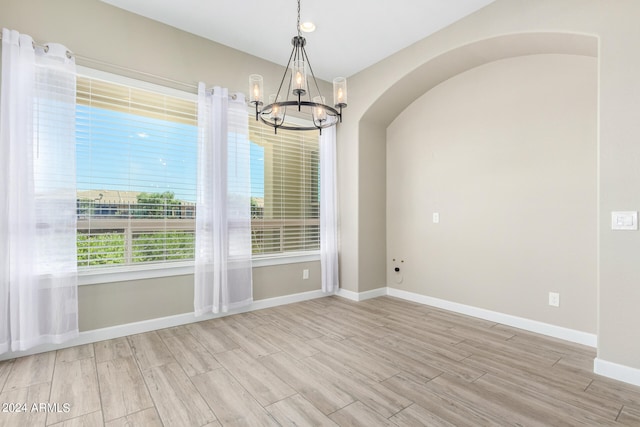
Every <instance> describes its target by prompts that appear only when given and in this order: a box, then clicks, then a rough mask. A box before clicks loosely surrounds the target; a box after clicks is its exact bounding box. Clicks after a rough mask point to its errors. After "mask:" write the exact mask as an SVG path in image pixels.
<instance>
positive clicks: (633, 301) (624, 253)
mask: <svg viewBox="0 0 640 427" xmlns="http://www.w3.org/2000/svg"><path fill="white" fill-rule="evenodd" d="M638 16H640V2H638V1H635V0H618V1H615V2H611V1H607V0H536V1H531V0H497V1H496V2H494V3H492V4H491V5H489V6H487V7H485V8H483V9H481V10H480V11H478V12H476V13H474V14H472V15H470V16H468V17H467V18H465V19H463V20H461V21H459V22H457V23H455V24H453V25H451V26H449V27H447V28H445V29H443V30H442V31H440V32H438V33H436V34H434V35H432V36H430V37H427V38H426V39H423V40H421V41H419V42H418V43H416V44H414V45H412V46H410V47H408V48H406V49H404V50H402V51H400V52H398V53H396V54H394V55H392V56H390V57H389V58H387V59H385V60H383V61H381V62H379V63H377V64H375V65H373V66H371V67H369V68H367V69H366V70H364V71H362V72H360V73H358V74H356V75H355V76H352V77H351V78H350V80H349V99H350V104H349V109H348V115H347V117H346V119H345V121H344V122H343V124H342V126H341V127H340V128H339V132H338V140H339V141H340V143H339V146H338V176H339V180H340V221H341V224H342V228H341V239H342V242H343V243H342V252H341V260H342V269H341V277H340V279H341V283H342V284H346V286H349V287H350V290H353V291H359V290H361V289H368V287H369V286H370V283H371V282H372V280H371V279H370V278H369V279H367V280H366V282H365V281H363V280H361V279H362V278H363V277H365V276H366V274H367V272H368V269H370V268H372V266H376V265H378V264H380V263H384V264H386V263H387V261H388V259H390V258H391V257H392V254H391V253H389V250H387V251H386V252H385V251H384V250H383V249H382V248H381V247H380V245H382V244H383V243H382V241H381V239H380V238H379V236H378V235H363V234H362V232H363V231H364V230H367V229H368V227H367V224H369V223H370V222H371V221H379V218H380V217H383V216H384V215H385V214H386V213H385V212H382V211H380V210H379V205H380V203H379V200H375V199H369V198H359V197H357V196H358V195H359V194H361V193H362V192H363V191H368V188H369V183H368V182H367V181H365V180H363V179H362V177H365V176H370V175H372V174H373V173H374V171H373V169H374V168H377V167H378V165H379V164H380V159H376V160H375V161H373V162H371V163H370V164H365V163H362V162H361V160H362V157H363V156H362V154H361V153H362V152H363V151H365V150H370V149H371V146H370V145H371V144H379V143H382V142H381V141H384V140H385V139H384V137H378V138H374V137H372V136H371V135H370V134H364V133H363V132H362V126H361V124H362V123H367V122H371V121H375V122H376V123H377V124H378V127H380V128H385V129H386V126H388V125H389V124H390V123H391V122H392V121H393V120H394V119H395V118H396V117H397V116H398V114H399V113H400V112H401V111H402V110H403V109H404V108H406V107H407V106H408V105H409V104H411V103H412V102H413V101H414V100H416V99H417V98H418V97H420V96H422V95H423V94H424V93H426V92H428V91H429V90H430V89H432V88H433V87H435V86H437V85H438V84H439V83H441V82H443V81H445V80H447V79H449V78H451V77H453V76H456V75H457V74H460V73H461V72H464V71H466V70H469V69H472V68H473V67H476V66H479V65H482V64H485V63H489V62H492V61H495V60H498V59H502V58H509V57H515V56H520V55H524V54H535V53H538V54H545V53H569V54H578V53H581V54H588V55H591V54H592V53H591V52H592V51H595V52H594V53H593V56H597V58H598V59H597V60H598V82H597V90H598V119H597V123H596V126H597V129H598V130H597V138H598V140H597V143H598V148H597V150H598V151H597V171H596V173H597V180H598V181H597V185H598V194H597V197H598V199H597V208H594V210H595V211H596V213H595V215H596V217H597V229H598V241H597V261H596V265H595V270H596V283H597V289H598V290H597V297H598V300H597V334H598V358H599V359H601V360H603V361H608V362H613V363H616V364H619V365H623V366H627V367H631V368H635V369H640V340H638V338H637V333H636V331H635V325H637V324H640V310H638V307H639V306H640V286H638V283H640V262H638V253H640V232H637V231H634V232H621V231H612V230H611V227H610V217H611V216H610V215H611V211H616V210H639V209H640V168H639V167H638V164H639V161H640V144H638V141H637V140H638V136H639V135H640V120H638V114H639V113H640V96H638V94H639V93H640V79H638V76H639V75H640V50H638V49H637V45H638V41H639V40H640V26H638V25H637V19H636V18H637V17H638ZM381 132H382V131H381ZM373 151H374V152H375V153H380V150H379V147H376V148H373ZM389 179H393V177H389ZM389 191H390V190H389ZM387 194H389V193H387ZM408 215H409V214H408ZM589 215H590V216H592V215H594V214H593V212H590V213H589ZM374 216H378V218H375V219H374V218H373V217H374ZM444 219H447V218H446V217H445V218H444ZM388 222H389V221H387V223H388ZM345 225H346V227H345ZM345 242H348V244H345ZM461 243H464V242H461ZM374 247H376V248H377V249H373V248H374ZM386 249H390V248H386ZM371 254H377V256H376V257H375V258H373V257H371V256H370V255H371ZM383 254H386V257H387V258H386V259H383V258H382V256H383ZM452 261H453V260H452ZM518 262H520V263H522V264H523V265H526V263H527V262H528V259H527V258H526V257H524V256H523V257H521V258H519V259H518ZM471 266H473V265H471ZM451 267H452V268H457V269H460V270H463V269H466V268H468V267H469V266H468V265H467V264H465V263H462V264H455V263H453V262H451ZM588 268H589V269H591V270H593V269H594V267H593V266H589V267H588ZM385 276H386V275H385ZM384 280H386V277H385V278H377V280H374V281H376V282H382V281H384ZM424 292H425V293H426V294H429V292H430V291H429V290H428V289H427V290H425V291H424ZM467 302H468V303H469V304H470V305H478V306H482V305H483V304H491V306H494V307H502V306H505V305H506V304H505V303H503V302H501V301H498V300H495V301H493V300H492V301H490V302H489V301H487V300H486V299H485V296H483V295H481V296H479V297H478V298H471V299H469V300H467ZM564 309H565V307H564V305H563V306H561V310H564ZM585 310H593V308H592V307H591V308H590V307H586V308H585ZM525 314H526V313H518V314H517V315H525ZM590 316H593V314H591V315H590ZM587 317H588V316H587ZM548 319H549V321H550V322H552V323H556V324H558V325H559V324H572V325H578V324H580V325H582V326H579V327H580V328H582V329H587V330H592V326H589V325H590V321H586V320H578V319H571V320H569V319H564V320H561V319H555V320H554V319H552V318H551V317H548ZM591 325H592V323H591Z"/></svg>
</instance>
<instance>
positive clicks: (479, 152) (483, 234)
mask: <svg viewBox="0 0 640 427" xmlns="http://www.w3.org/2000/svg"><path fill="white" fill-rule="evenodd" d="M596 85H597V61H596V59H595V58H592V57H585V56H570V55H530V56H520V57H516V58H509V59H503V60H499V61H494V62H491V63H489V64H485V65H482V66H479V67H476V68H473V69H471V70H469V71H467V72H464V73H462V74H459V75H457V76H454V77H452V78H451V79H449V80H447V81H445V82H443V83H441V84H440V85H438V86H436V87H435V88H434V89H432V90H430V91H429V92H427V93H426V94H425V95H423V96H422V97H420V98H418V99H417V100H416V101H414V102H413V103H412V104H411V105H410V106H409V107H407V109H406V110H404V111H403V112H402V113H401V114H400V115H399V116H398V117H397V118H396V119H395V120H394V122H393V123H392V124H391V125H390V126H389V127H388V129H387V175H388V179H387V185H388V187H387V243H388V252H389V257H390V258H391V259H389V260H388V261H387V266H388V268H387V272H388V274H387V282H388V283H389V284H391V286H393V287H395V288H398V289H402V290H406V291H410V292H415V293H419V294H425V295H429V296H431V297H435V298H440V299H444V300H448V301H453V302H457V303H461V304H466V305H472V306H475V307H481V308H484V309H488V310H492V311H497V312H500V313H506V314H511V315H515V316H520V317H525V318H528V319H533V320H537V321H541V322H545V323H550V324H554V325H559V326H563V327H567V328H571V329H576V330H580V331H585V332H590V333H594V334H595V332H596V320H597V319H596V295H597V288H596V249H597V247H596V238H597V227H596V225H597V220H596V201H597V197H596V152H597V149H596V148H597V147H596V137H597V130H596V122H597V121H596V113H597V109H596V101H597V99H596V95H597V91H596ZM434 212H437V213H439V215H440V222H439V223H437V224H435V223H433V221H432V214H433V213H434ZM393 258H396V259H397V260H398V259H400V260H404V263H402V265H401V272H400V275H401V277H402V279H403V281H402V282H401V283H399V284H398V283H395V281H396V278H397V277H398V275H397V274H395V273H394V272H393V267H394V266H395V265H397V263H393V262H392V261H391V260H392V259H393ZM550 291H553V292H559V293H560V298H561V306H560V308H555V307H550V306H549V305H548V292H550Z"/></svg>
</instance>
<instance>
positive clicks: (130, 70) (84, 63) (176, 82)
mask: <svg viewBox="0 0 640 427" xmlns="http://www.w3.org/2000/svg"><path fill="white" fill-rule="evenodd" d="M0 40H2V32H0ZM32 44H33V47H34V48H36V47H39V48H42V49H44V51H45V52H47V51H48V50H49V46H48V45H46V44H41V43H37V42H36V41H35V40H33V39H32ZM67 58H69V59H71V58H75V59H76V62H79V65H82V66H88V64H98V65H102V66H105V67H109V68H112V69H117V70H121V71H125V72H127V73H132V74H137V75H139V76H145V77H147V78H151V79H153V80H159V81H163V82H166V83H169V84H171V85H172V86H174V87H175V86H181V87H183V88H188V89H190V90H191V91H193V92H196V91H197V89H198V85H196V84H193V83H185V82H181V81H179V80H174V79H171V78H169V77H164V76H160V75H157V74H153V73H147V72H145V71H140V70H136V69H133V68H129V67H125V66H122V65H116V64H111V63H109V62H106V61H102V60H100V59H96V58H91V57H89V56H84V55H78V54H75V53H73V52H71V51H70V50H68V49H67ZM209 90H211V93H213V88H211V89H209ZM229 96H230V97H231V99H236V98H237V94H235V93H232V94H230V95H229Z"/></svg>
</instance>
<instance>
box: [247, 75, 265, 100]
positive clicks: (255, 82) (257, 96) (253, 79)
mask: <svg viewBox="0 0 640 427" xmlns="http://www.w3.org/2000/svg"><path fill="white" fill-rule="evenodd" d="M262 97H263V89H262V76H261V75H260V74H251V75H250V76H249V103H251V104H253V103H258V104H262V101H263V99H262Z"/></svg>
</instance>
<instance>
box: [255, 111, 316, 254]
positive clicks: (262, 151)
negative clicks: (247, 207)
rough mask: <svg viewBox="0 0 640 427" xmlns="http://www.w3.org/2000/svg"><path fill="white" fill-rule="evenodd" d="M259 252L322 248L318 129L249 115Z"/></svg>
mask: <svg viewBox="0 0 640 427" xmlns="http://www.w3.org/2000/svg"><path fill="white" fill-rule="evenodd" d="M249 139H250V140H251V181H252V182H251V195H252V197H251V206H252V210H251V212H252V218H253V219H252V225H251V233H252V244H253V254H254V255H270V254H278V253H286V252H302V251H313V250H319V249H320V220H319V213H320V209H319V207H320V203H319V191H318V186H319V182H320V181H319V168H318V161H319V158H318V132H317V131H305V132H299V131H287V130H282V129H279V130H278V133H277V134H274V132H273V128H271V127H268V126H266V125H264V124H263V123H262V122H258V121H256V120H254V119H253V118H252V117H250V118H249Z"/></svg>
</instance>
